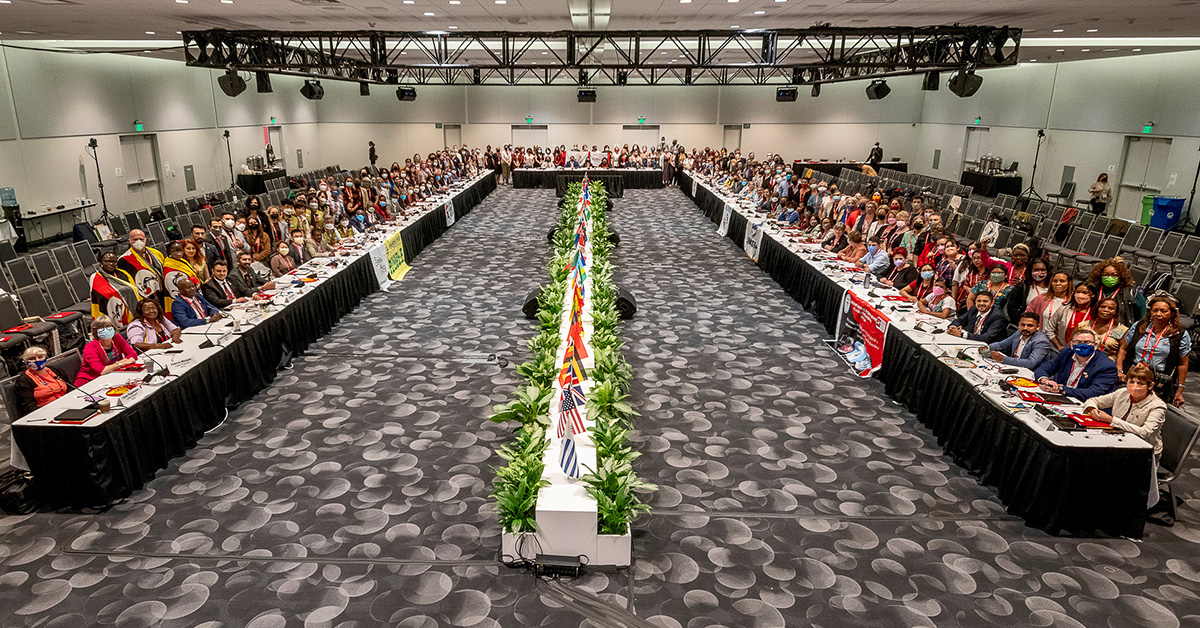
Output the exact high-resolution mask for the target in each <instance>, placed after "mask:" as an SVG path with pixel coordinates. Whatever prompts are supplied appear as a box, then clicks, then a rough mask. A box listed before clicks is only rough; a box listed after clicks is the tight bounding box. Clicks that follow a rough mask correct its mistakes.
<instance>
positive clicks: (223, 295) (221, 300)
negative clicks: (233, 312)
mask: <svg viewBox="0 0 1200 628" xmlns="http://www.w3.org/2000/svg"><path fill="white" fill-rule="evenodd" d="M201 294H203V295H204V298H205V299H207V300H208V302H209V303H212V304H213V305H214V306H216V307H217V308H218V309H224V308H227V307H229V306H231V305H233V304H234V303H245V302H246V301H249V300H250V299H247V298H246V297H244V296H240V295H238V294H237V293H235V292H234V291H233V284H232V283H231V282H230V281H229V267H228V266H226V265H225V262H224V261H218V262H217V263H215V264H213V265H212V279H209V280H208V281H206V282H204V286H203V289H202V290H201Z"/></svg>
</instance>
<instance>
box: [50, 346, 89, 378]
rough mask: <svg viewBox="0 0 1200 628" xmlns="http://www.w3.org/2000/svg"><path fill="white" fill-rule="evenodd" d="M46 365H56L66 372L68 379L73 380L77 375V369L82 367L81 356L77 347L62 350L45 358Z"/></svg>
mask: <svg viewBox="0 0 1200 628" xmlns="http://www.w3.org/2000/svg"><path fill="white" fill-rule="evenodd" d="M46 366H57V367H58V368H59V370H61V371H62V372H63V373H64V374H66V376H67V378H68V381H75V376H76V375H79V369H81V368H83V356H82V355H80V353H79V349H71V350H70V351H63V352H62V353H59V354H58V355H56V356H54V357H52V358H50V359H48V360H46Z"/></svg>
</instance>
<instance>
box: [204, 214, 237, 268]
mask: <svg viewBox="0 0 1200 628" xmlns="http://www.w3.org/2000/svg"><path fill="white" fill-rule="evenodd" d="M233 254H234V246H233V240H231V239H230V238H229V235H228V234H227V233H226V232H225V227H224V226H223V225H222V224H221V219H220V218H216V217H214V218H213V219H212V221H211V222H210V223H209V225H208V235H207V236H205V238H204V259H205V262H206V263H207V264H208V270H210V271H211V270H212V265H213V262H216V261H217V260H223V261H225V262H228V261H229V260H230V259H231V258H232V257H233Z"/></svg>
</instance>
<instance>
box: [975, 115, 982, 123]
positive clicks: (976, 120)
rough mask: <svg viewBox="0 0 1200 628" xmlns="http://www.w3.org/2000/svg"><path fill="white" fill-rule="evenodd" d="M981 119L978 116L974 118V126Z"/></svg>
mask: <svg viewBox="0 0 1200 628" xmlns="http://www.w3.org/2000/svg"><path fill="white" fill-rule="evenodd" d="M981 119H982V118H980V117H979V116H975V124H979V121H980V120H981Z"/></svg>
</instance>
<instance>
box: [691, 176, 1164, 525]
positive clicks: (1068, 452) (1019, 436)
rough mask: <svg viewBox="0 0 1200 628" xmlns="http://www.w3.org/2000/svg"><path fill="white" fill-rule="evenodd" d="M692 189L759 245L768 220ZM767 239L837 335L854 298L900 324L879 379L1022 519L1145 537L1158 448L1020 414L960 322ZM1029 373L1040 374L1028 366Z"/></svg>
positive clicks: (773, 261)
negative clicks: (965, 358)
mask: <svg viewBox="0 0 1200 628" xmlns="http://www.w3.org/2000/svg"><path fill="white" fill-rule="evenodd" d="M680 189H681V190H682V191H683V192H684V193H685V194H687V195H688V196H689V197H691V198H692V200H693V201H694V202H695V203H696V206H697V207H698V208H699V210H700V211H701V212H703V213H704V214H705V215H706V216H707V217H708V218H709V219H710V220H712V221H713V222H714V223H716V224H721V223H722V222H723V221H724V220H725V214H726V210H727V209H728V210H729V211H728V214H729V215H728V219H727V237H728V238H729V239H730V240H732V241H733V242H734V243H735V244H736V245H737V246H738V247H739V248H743V249H744V250H753V249H754V248H755V247H754V246H753V244H752V243H751V242H750V241H749V240H748V237H747V236H748V234H747V231H748V229H749V227H750V226H752V225H755V224H758V223H761V222H763V221H764V220H765V219H766V217H765V214H759V213H758V212H757V211H756V210H755V209H753V208H751V207H747V206H746V205H744V204H741V203H739V201H738V200H736V199H733V198H729V197H727V196H726V195H724V194H723V193H721V192H720V191H717V190H715V189H714V188H712V187H710V186H709V185H708V184H706V183H705V182H703V181H701V180H698V179H694V178H693V176H692V174H691V173H690V172H685V173H681V175H680ZM759 230H761V231H762V234H761V235H760V238H761V240H759V241H758V245H757V260H756V262H757V264H758V266H759V268H761V269H762V271H763V272H766V273H768V274H769V275H771V277H772V278H773V279H774V280H775V281H776V282H777V283H778V284H779V285H780V286H781V287H782V288H783V289H784V290H785V291H787V293H788V294H789V295H791V296H792V298H794V299H795V300H796V301H797V302H799V303H800V304H801V305H802V306H804V308H805V309H807V310H808V311H809V312H811V313H812V314H813V315H814V317H815V318H816V319H817V320H818V321H819V322H821V323H822V324H823V325H824V326H825V329H826V331H827V332H829V333H830V334H834V333H835V331H836V330H837V328H838V324H839V320H840V319H839V317H840V316H842V315H843V311H842V307H843V306H842V304H843V302H844V300H845V299H846V296H847V292H848V291H850V292H852V293H854V295H856V296H858V297H859V298H861V299H862V300H864V301H868V302H870V303H871V307H872V308H875V309H876V310H877V312H878V313H879V314H881V315H882V316H884V317H885V319H887V320H890V323H889V324H887V326H886V332H885V334H886V336H885V340H884V346H883V352H882V359H881V364H879V370H878V371H876V373H875V377H877V378H878V379H880V380H881V381H883V382H884V384H885V387H886V391H887V394H888V395H889V396H891V397H892V398H893V399H895V400H896V401H897V402H899V403H901V404H902V405H904V406H905V407H906V408H908V409H909V410H910V411H912V413H913V414H914V415H916V418H917V420H918V421H920V422H921V423H922V424H923V425H924V426H925V427H927V428H928V429H929V430H930V431H931V432H933V434H934V435H935V436H936V437H937V439H938V443H939V444H940V445H941V446H942V447H943V449H944V450H945V452H946V453H947V454H948V455H950V456H951V457H952V458H953V459H954V460H955V462H956V463H957V464H958V465H960V466H962V467H963V468H965V469H967V470H968V471H970V472H971V473H972V474H974V475H975V476H976V477H977V478H978V479H979V481H980V482H981V483H983V484H985V485H987V486H991V487H993V488H994V489H995V490H996V492H997V495H998V497H999V499H1000V501H1001V502H1002V503H1003V504H1004V505H1005V507H1006V509H1007V510H1008V512H1009V513H1010V514H1013V515H1015V516H1018V517H1021V518H1022V519H1023V520H1024V521H1025V523H1026V524H1028V525H1029V526H1031V527H1035V528H1039V529H1041V530H1044V531H1046V532H1048V533H1050V534H1083V535H1093V534H1102V535H1112V536H1126V537H1132V538H1141V536H1142V532H1143V527H1144V524H1145V514H1144V513H1145V510H1146V502H1147V497H1148V495H1149V490H1150V487H1151V485H1152V484H1153V480H1152V476H1151V473H1152V465H1153V452H1154V449H1153V447H1152V446H1151V445H1150V444H1149V443H1147V442H1146V441H1143V440H1142V439H1140V438H1138V437H1136V436H1134V435H1131V434H1114V433H1109V432H1103V431H1097V430H1087V431H1086V432H1068V431H1063V430H1058V429H1055V428H1054V427H1053V426H1052V424H1051V423H1050V421H1049V420H1048V419H1045V418H1043V417H1042V416H1041V415H1039V414H1038V413H1036V412H1034V411H1033V410H1013V409H1010V408H1009V407H1008V406H1007V405H1006V404H1010V403H1013V401H1014V399H1013V398H1012V397H1011V396H1008V395H1006V394H1004V393H1003V392H1002V391H1001V390H1000V389H999V386H998V383H999V381H1000V380H1001V379H1003V378H1004V376H1002V375H998V374H997V371H996V370H994V369H992V368H989V367H987V366H979V367H976V368H964V367H961V366H953V365H952V364H955V363H956V361H955V360H954V359H953V358H954V357H955V356H957V355H958V354H959V352H960V351H966V352H968V353H971V352H973V349H977V348H979V347H982V346H983V343H978V342H972V341H969V340H963V339H959V338H955V337H953V336H949V335H945V334H944V333H942V332H943V331H944V329H945V327H946V325H947V323H948V321H944V320H941V319H937V318H934V317H929V316H924V315H919V314H915V313H909V312H906V311H904V310H902V309H900V307H898V306H897V305H896V302H895V301H890V300H888V299H887V297H888V296H889V295H898V294H899V293H898V292H896V291H894V290H892V289H891V288H887V287H885V286H876V287H875V288H873V289H872V290H869V291H868V290H864V289H863V288H862V286H861V285H858V284H856V283H854V282H852V281H851V279H852V278H853V277H854V275H853V274H852V273H848V272H842V269H841V266H844V265H842V264H838V263H833V262H830V261H828V260H827V253H825V252H823V251H820V249H819V247H816V246H814V245H810V244H804V243H802V242H801V241H800V240H799V239H798V238H797V237H796V236H795V235H793V234H791V233H789V232H788V231H787V230H784V229H781V228H779V227H778V226H776V225H774V224H773V221H770V220H766V224H765V225H764V226H762V227H761V228H760V229H759ZM752 231H757V230H752ZM751 257H752V258H753V256H751ZM935 329H936V330H937V331H934V330H935ZM976 355H978V354H976ZM979 362H986V361H982V360H980V361H979ZM1019 375H1021V376H1023V377H1027V378H1030V377H1032V373H1030V372H1029V371H1028V370H1024V369H1022V370H1021V372H1020V373H1019ZM1063 408H1064V409H1066V410H1067V411H1079V410H1080V409H1081V408H1079V406H1077V405H1076V406H1063Z"/></svg>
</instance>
